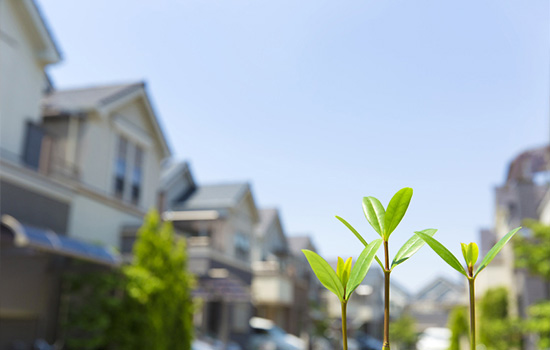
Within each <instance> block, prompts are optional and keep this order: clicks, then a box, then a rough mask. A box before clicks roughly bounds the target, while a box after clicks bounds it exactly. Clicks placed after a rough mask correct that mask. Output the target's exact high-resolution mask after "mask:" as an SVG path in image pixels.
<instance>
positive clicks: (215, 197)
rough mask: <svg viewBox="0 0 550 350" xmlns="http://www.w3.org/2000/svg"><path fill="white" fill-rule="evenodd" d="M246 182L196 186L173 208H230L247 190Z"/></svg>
mask: <svg viewBox="0 0 550 350" xmlns="http://www.w3.org/2000/svg"><path fill="white" fill-rule="evenodd" d="M249 188H250V187H249V185H248V183H235V184H221V185H205V186H198V187H197V189H196V190H195V192H193V194H191V196H189V198H188V199H187V200H185V201H184V202H183V203H180V204H176V206H175V208H174V209H173V210H214V209H225V208H231V207H233V206H235V205H236V204H238V203H239V201H240V200H241V199H242V197H243V196H244V195H245V194H246V192H247V191H249Z"/></svg>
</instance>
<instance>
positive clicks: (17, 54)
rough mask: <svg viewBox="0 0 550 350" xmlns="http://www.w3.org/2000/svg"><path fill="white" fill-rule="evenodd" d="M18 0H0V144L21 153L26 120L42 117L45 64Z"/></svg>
mask: <svg viewBox="0 0 550 350" xmlns="http://www.w3.org/2000/svg"><path fill="white" fill-rule="evenodd" d="M17 3H18V2H17V1H10V0H4V1H1V2H0V28H1V31H2V35H1V36H0V52H1V53H2V59H1V60H0V77H2V79H0V147H1V148H2V150H5V151H7V152H9V153H10V154H14V155H20V154H21V152H22V144H23V143H22V140H24V138H25V126H26V123H25V121H26V120H32V121H35V122H39V121H40V105H39V103H40V99H41V98H42V92H43V89H44V87H45V77H44V66H43V65H41V64H40V63H39V62H38V61H37V59H36V57H37V49H36V48H35V47H33V46H32V45H33V44H32V36H31V33H30V32H29V30H28V29H27V28H26V27H25V26H24V21H23V18H22V14H21V13H20V12H21V10H19V9H18V6H21V5H19V4H17Z"/></svg>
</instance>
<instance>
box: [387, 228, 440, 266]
mask: <svg viewBox="0 0 550 350" xmlns="http://www.w3.org/2000/svg"><path fill="white" fill-rule="evenodd" d="M420 232H422V233H425V234H427V235H428V236H430V237H433V235H434V234H435V233H436V232H437V230H436V229H433V228H428V229H425V230H422V231H420ZM425 243H426V242H424V241H423V240H422V239H421V238H420V237H418V236H417V235H413V236H412V237H411V238H409V240H408V241H407V242H405V244H403V245H402V246H401V248H399V250H398V251H397V254H395V257H394V258H393V261H392V263H391V268H392V269H393V268H394V266H397V265H399V264H402V263H404V262H405V261H406V260H407V259H408V258H410V257H411V256H413V255H414V254H415V253H416V252H417V251H418V250H419V249H420V248H422V246H423V245H424V244H425Z"/></svg>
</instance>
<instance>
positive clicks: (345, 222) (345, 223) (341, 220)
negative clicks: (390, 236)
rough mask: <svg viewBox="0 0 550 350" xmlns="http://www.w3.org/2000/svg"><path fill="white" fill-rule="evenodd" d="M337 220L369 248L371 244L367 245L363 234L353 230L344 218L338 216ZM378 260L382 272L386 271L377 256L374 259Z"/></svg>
mask: <svg viewBox="0 0 550 350" xmlns="http://www.w3.org/2000/svg"><path fill="white" fill-rule="evenodd" d="M336 218H337V219H338V220H340V222H341V223H343V224H344V225H346V227H347V228H348V229H349V230H350V231H351V232H353V234H354V235H355V237H357V238H358V239H359V240H360V241H361V243H363V245H364V246H365V247H366V246H368V245H369V244H368V243H367V241H365V239H364V238H363V236H361V234H359V232H357V230H356V229H355V228H353V226H351V225H350V224H349V223H348V222H347V221H346V220H344V219H343V218H341V217H339V216H338V215H336ZM374 258H375V259H376V262H377V263H378V265H380V267H381V268H382V270H384V264H382V261H380V259H378V257H377V256H375V257H374Z"/></svg>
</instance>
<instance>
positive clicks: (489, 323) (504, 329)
mask: <svg viewBox="0 0 550 350" xmlns="http://www.w3.org/2000/svg"><path fill="white" fill-rule="evenodd" d="M478 320H479V322H478V327H479V342H480V343H481V344H483V345H485V347H486V348H487V349H488V350H510V349H515V348H518V347H519V346H520V344H521V322H519V320H514V319H512V318H510V315H509V313H508V291H507V290H506V288H504V287H500V288H494V289H489V290H488V291H487V292H486V293H485V295H484V296H483V298H482V299H481V302H480V303H479V317H478Z"/></svg>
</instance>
